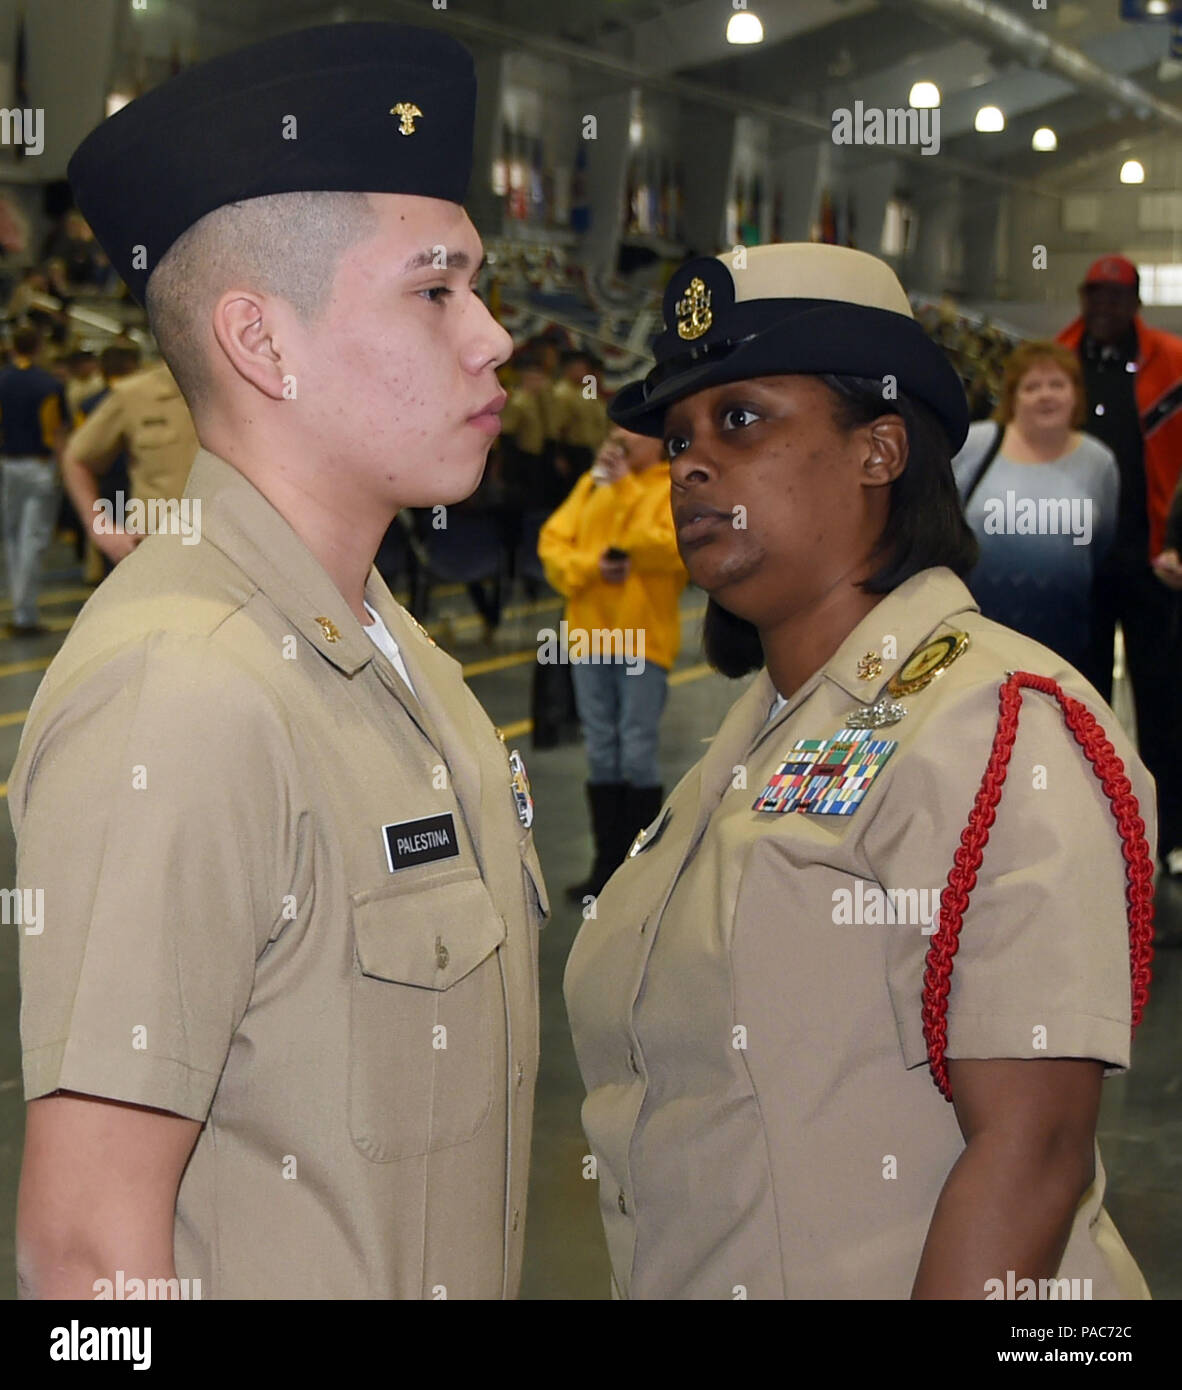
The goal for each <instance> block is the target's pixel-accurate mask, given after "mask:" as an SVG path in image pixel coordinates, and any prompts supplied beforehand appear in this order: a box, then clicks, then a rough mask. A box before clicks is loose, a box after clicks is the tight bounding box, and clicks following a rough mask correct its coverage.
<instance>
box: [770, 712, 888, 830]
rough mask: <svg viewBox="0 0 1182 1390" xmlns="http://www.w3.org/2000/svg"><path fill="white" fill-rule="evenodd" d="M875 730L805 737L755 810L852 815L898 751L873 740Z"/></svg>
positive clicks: (844, 730)
mask: <svg viewBox="0 0 1182 1390" xmlns="http://www.w3.org/2000/svg"><path fill="white" fill-rule="evenodd" d="M873 732H874V731H873V730H872V729H838V731H837V733H835V734H834V735H833V737H832V738H803V739H801V740H800V741H799V742H797V743H795V744H793V745H792V749H791V751H790V752H789V754H788V757H787V758H786V759H785V761H784V762H783V763H782V764H781V766H780V767H779V769H778V770H777V771H776V773H775V774H774V775H773V776H772V778H771V780H770V781H769V782H768V784H767V786H766V787H764V789H763V791H761V792H760V794H759V795H758V796H757V797H756V798H755V802H754V804H753V805H752V807H751V809H752V810H753V811H772V812H776V813H778V814H784V813H786V812H788V811H801V812H804V813H806V814H808V815H813V816H851V815H853V813H854V812H855V811H856V810H857V809H858V807H859V806H860V805H861V804H862V798H863V797H864V796H865V795H866V791H867V789H868V788H869V786H870V784H871V782H873V781H874V779H875V777H877V776H878V774H879V772H880V771H881V770H882V768H883V767H884V766H885V765H886V761H887V759H888V758H889V757H890V756H891V754H892V753H893V752H894V751H895V749H896V748H897V747H898V743H897V742H896V741H895V740H893V739H887V738H871V734H872V733H873Z"/></svg>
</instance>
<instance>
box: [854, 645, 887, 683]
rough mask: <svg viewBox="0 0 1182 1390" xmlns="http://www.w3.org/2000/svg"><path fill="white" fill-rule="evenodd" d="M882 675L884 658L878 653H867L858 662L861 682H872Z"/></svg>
mask: <svg viewBox="0 0 1182 1390" xmlns="http://www.w3.org/2000/svg"><path fill="white" fill-rule="evenodd" d="M881 675H882V657H881V656H879V654H878V653H877V652H867V653H866V655H865V656H864V657H863V658H862V659H861V661H859V662H858V679H859V680H860V681H872V680H873V679H874V677H875V676H881Z"/></svg>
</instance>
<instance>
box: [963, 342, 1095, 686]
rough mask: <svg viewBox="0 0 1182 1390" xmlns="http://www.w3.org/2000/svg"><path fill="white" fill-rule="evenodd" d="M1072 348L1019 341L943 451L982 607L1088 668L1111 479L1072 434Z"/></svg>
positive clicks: (1075, 416) (1079, 415) (1079, 394)
mask: <svg viewBox="0 0 1182 1390" xmlns="http://www.w3.org/2000/svg"><path fill="white" fill-rule="evenodd" d="M1085 410H1086V404H1085V398H1084V390H1083V382H1082V380H1081V378H1080V369H1079V363H1078V361H1077V359H1076V357H1075V355H1074V354H1073V353H1070V352H1068V351H1067V349H1066V348H1063V347H1060V346H1059V345H1058V344H1057V343H1051V342H1031V343H1024V344H1022V346H1021V347H1019V348H1017V349H1016V350H1015V351H1014V353H1013V354H1012V355H1011V357H1010V359H1009V361H1008V362H1007V363H1006V373H1005V381H1004V384H1003V386H1002V395H1001V400H1000V402H999V404H998V408H997V411H996V412H995V416H994V419H993V420H981V421H978V422H977V423H976V424H974V425H973V426H972V427H971V428H970V430H969V436H968V439H967V440H966V441H965V445H964V447H963V448H962V449H961V451H960V452H959V453H958V454H957V455H956V457H955V458H954V459H953V460H952V467H953V471H954V473H955V475H956V483H957V488H958V489H959V491H960V497H961V502H962V504H963V505H964V507H965V515H966V516H967V518H968V521H969V524H970V526H972V528H973V531H974V532H975V533H976V536H977V539H978V541H979V542H980V545H981V559H980V561H979V563H978V564H977V567H976V568H975V569H974V570H973V572H972V574H971V575H970V576H969V578H968V581H967V582H968V585H969V588H970V589H971V590H972V593H973V597H974V598H975V599H976V600H977V602H978V603H979V604H980V606H981V611H982V613H984V614H985V616H986V617H988V618H993V619H994V620H995V621H996V622H999V623H1004V624H1005V625H1006V626H1007V627H1012V628H1015V629H1016V630H1017V631H1018V632H1022V633H1025V634H1026V636H1028V637H1032V638H1034V640H1035V641H1036V642H1041V643H1042V644H1043V645H1044V646H1046V647H1050V648H1051V650H1052V651H1055V652H1058V653H1059V655H1060V656H1062V657H1063V658H1064V659H1065V660H1066V661H1069V662H1070V663H1071V664H1072V665H1073V666H1075V667H1077V668H1078V669H1079V670H1081V671H1082V672H1083V673H1084V674H1085V675H1086V676H1088V678H1089V679H1092V680H1093V682H1094V676H1093V673H1092V672H1091V670H1090V669H1089V664H1090V655H1089V626H1090V619H1091V595H1092V581H1093V576H1094V574H1095V571H1096V569H1097V568H1098V567H1099V565H1100V562H1101V560H1102V559H1103V556H1104V552H1105V551H1106V550H1107V549H1108V547H1109V546H1110V545H1111V543H1112V537H1113V533H1114V527H1115V524H1116V507H1117V494H1118V490H1119V486H1120V478H1119V473H1118V471H1117V464H1116V459H1115V458H1114V457H1113V454H1112V451H1111V450H1110V449H1109V448H1108V446H1107V445H1106V444H1102V443H1101V442H1100V441H1099V440H1098V439H1094V438H1093V437H1092V436H1091V435H1087V434H1083V433H1081V432H1080V430H1079V426H1080V425H1081V424H1082V423H1083V420H1084V418H1085Z"/></svg>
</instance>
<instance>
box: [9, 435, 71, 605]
mask: <svg viewBox="0 0 1182 1390" xmlns="http://www.w3.org/2000/svg"><path fill="white" fill-rule="evenodd" d="M0 465H2V471H0V507H2V508H3V511H4V562H5V564H6V565H7V567H8V588H9V591H10V593H11V596H12V621H13V622H14V623H16V624H17V626H18V627H35V626H36V624H37V622H38V615H37V594H38V592H39V590H40V588H41V562H42V561H43V560H44V558H45V552H46V551H47V550H48V549H49V543H50V541H51V540H53V528H54V523H55V522H56V520H57V508H58V500H59V498H60V495H61V482H60V480H59V478H58V471H57V464H56V463H55V462H54V460H53V459H39V458H6V459H3V460H0Z"/></svg>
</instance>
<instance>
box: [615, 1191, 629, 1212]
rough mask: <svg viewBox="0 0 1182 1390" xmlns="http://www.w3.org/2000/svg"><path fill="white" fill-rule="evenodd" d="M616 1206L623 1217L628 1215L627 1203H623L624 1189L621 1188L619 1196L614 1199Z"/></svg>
mask: <svg viewBox="0 0 1182 1390" xmlns="http://www.w3.org/2000/svg"><path fill="white" fill-rule="evenodd" d="M616 1206H618V1207H619V1209H620V1211H621V1212H622V1213H623V1214H624V1215H625V1216H627V1215H628V1203H627V1202H625V1201H624V1189H623V1188H621V1189H620V1195H619V1196H618V1197H617V1198H616Z"/></svg>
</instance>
